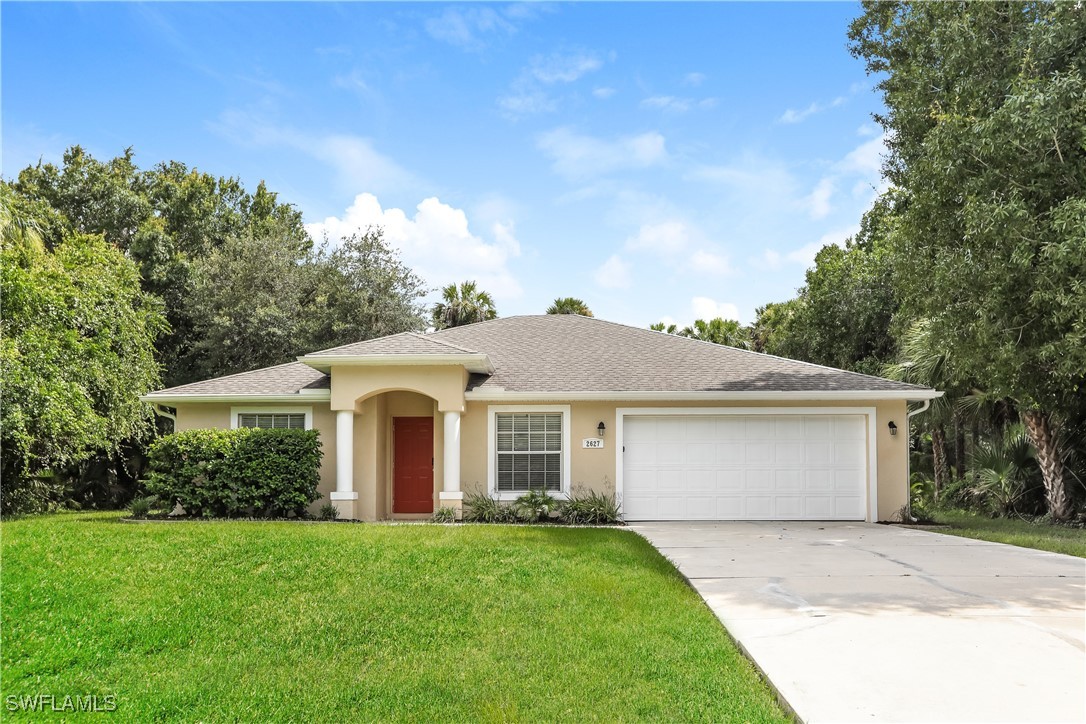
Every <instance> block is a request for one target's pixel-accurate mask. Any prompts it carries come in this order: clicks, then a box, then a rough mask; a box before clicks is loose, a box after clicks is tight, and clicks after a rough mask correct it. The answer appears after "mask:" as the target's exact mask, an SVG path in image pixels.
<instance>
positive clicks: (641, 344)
mask: <svg viewBox="0 0 1086 724" xmlns="http://www.w3.org/2000/svg"><path fill="white" fill-rule="evenodd" d="M427 336H428V337H430V338H432V339H440V340H442V341H446V342H452V343H454V344H457V345H462V346H466V347H471V348H472V349H478V350H480V351H482V352H485V353H486V354H487V355H488V356H489V357H490V360H491V362H492V363H493V364H494V368H495V373H494V374H493V375H491V376H489V377H481V376H476V377H475V378H474V389H479V390H486V389H493V388H504V389H505V390H507V391H515V392H558V391H562V392H616V391H635V390H636V391H645V392H701V391H704V392H709V391H712V392H756V391H767V392H768V391H772V392H807V391H810V392H823V391H884V392H885V391H908V390H917V391H920V390H926V389H927V388H922V387H918V386H916V385H909V384H905V383H902V382H894V381H892V380H887V379H883V378H881V377H872V376H870V375H862V374H858V373H855V372H846V371H844V370H838V369H833V368H829V367H821V366H818V365H813V364H808V363H806V362H797V361H796V360H790V359H784V358H782V357H774V356H772V355H766V354H760V353H757V352H748V351H746V350H740V349H735V348H733V347H724V346H722V345H718V344H712V343H710V342H702V341H699V340H695V339H689V338H687V337H679V336H677V335H673V334H665V333H663V332H654V331H652V330H650V329H641V328H638V327H629V326H626V325H623V324H617V323H615V322H606V321H603V320H600V319H593V318H590V317H582V316H579V315H573V314H557V315H549V314H548V315H538V316H525V317H506V318H504V319H496V320H494V321H491V322H480V323H478V324H469V325H466V326H463V327H454V328H452V329H445V330H441V331H439V332H433V333H431V334H430V335H427Z"/></svg>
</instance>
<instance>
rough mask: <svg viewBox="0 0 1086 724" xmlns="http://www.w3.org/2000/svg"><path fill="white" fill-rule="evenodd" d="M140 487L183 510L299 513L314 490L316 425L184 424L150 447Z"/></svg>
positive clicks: (317, 461)
mask: <svg viewBox="0 0 1086 724" xmlns="http://www.w3.org/2000/svg"><path fill="white" fill-rule="evenodd" d="M149 458H150V469H151V474H150V476H149V477H148V479H147V490H148V491H150V492H152V493H154V494H156V495H158V496H159V498H160V499H162V500H164V501H169V503H170V504H171V505H172V503H174V502H176V503H180V504H181V507H182V508H184V509H185V512H186V513H188V514H189V515H201V516H204V517H213V516H222V517H235V516H245V515H260V516H265V517H271V516H286V515H290V514H295V515H304V514H305V509H306V507H307V506H308V505H309V504H310V503H312V502H313V501H314V500H316V499H317V498H319V497H320V494H319V493H317V482H318V480H319V473H320V463H321V450H320V439H319V438H318V436H317V431H316V430H265V429H259V428H242V429H238V430H186V431H183V432H179V433H175V434H173V435H167V436H165V437H162V438H159V439H158V440H156V441H155V442H154V443H153V444H152V445H151V448H150V450H149Z"/></svg>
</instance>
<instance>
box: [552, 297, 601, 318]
mask: <svg viewBox="0 0 1086 724" xmlns="http://www.w3.org/2000/svg"><path fill="white" fill-rule="evenodd" d="M547 314H579V315H581V316H582V317H591V316H592V310H591V309H589V308H588V305H587V304H585V303H584V302H583V301H582V300H580V299H577V298H576V297H558V299H555V300H554V304H552V305H550V306H549V307H547Z"/></svg>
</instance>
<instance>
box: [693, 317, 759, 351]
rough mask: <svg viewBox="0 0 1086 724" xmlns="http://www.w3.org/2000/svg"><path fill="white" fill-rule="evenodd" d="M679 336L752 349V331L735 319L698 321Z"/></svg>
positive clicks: (719, 318) (718, 318)
mask: <svg viewBox="0 0 1086 724" xmlns="http://www.w3.org/2000/svg"><path fill="white" fill-rule="evenodd" d="M678 334H679V336H680V337H690V338H691V339H700V340H702V341H703V342H712V343H713V344H723V345H726V346H728V347H738V348H739V349H750V330H749V329H748V328H747V327H744V326H742V325H741V324H739V322H737V321H736V320H734V319H722V318H721V317H717V318H716V319H710V320H709V321H705V320H704V319H696V320H694V324H692V325H691V326H689V327H684V328H683V329H681V330H679V332H678Z"/></svg>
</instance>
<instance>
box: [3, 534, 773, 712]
mask: <svg viewBox="0 0 1086 724" xmlns="http://www.w3.org/2000/svg"><path fill="white" fill-rule="evenodd" d="M119 518H120V516H119V515H118V514H101V513H98V514H67V515H58V516H49V517H43V518H36V519H24V520H16V521H9V522H4V523H3V524H2V538H3V550H2V552H3V571H2V581H0V583H2V589H0V591H2V624H3V651H2V654H0V655H2V666H3V668H2V694H3V695H4V697H7V696H10V695H17V696H18V695H33V694H37V693H42V694H52V695H54V696H57V697H58V702H59V701H60V698H59V697H63V696H64V695H65V694H69V695H76V694H78V695H82V696H87V695H92V694H96V695H98V696H99V697H103V696H105V695H107V694H114V695H115V696H116V697H117V706H118V708H117V711H116V712H115V713H114V714H113V715H112V716H113V717H119V718H120V719H122V720H156V721H157V720H179V719H183V720H186V721H197V720H204V721H223V720H240V721H255V720H279V721H283V720H294V721H299V720H313V719H316V720H327V721H343V720H351V719H366V720H373V719H390V718H394V719H409V720H417V721H427V720H486V721H516V720H523V721H536V720H591V719H603V720H644V719H651V720H705V721H786V720H787V719H786V717H785V715H784V714H783V712H782V711H781V709H780V708H779V707H778V705H777V703H776V701H775V699H774V697H773V695H772V693H771V692H770V690H769V689H768V688H767V687H766V686H765V684H764V683H762V681H761V680H760V679H759V678H758V675H757V674H756V672H755V670H754V668H753V666H752V665H751V664H750V663H749V662H748V661H747V660H746V659H745V658H743V656H742V655H741V654H740V653H739V651H738V650H737V648H736V646H735V645H734V644H733V643H732V641H731V640H730V639H729V637H728V636H727V634H726V633H725V632H724V630H723V628H722V627H721V626H720V625H719V623H718V622H717V620H716V619H715V618H714V617H713V615H712V613H710V611H709V610H708V608H707V607H706V606H705V605H704V604H703V603H702V601H701V600H700V599H699V598H698V596H697V595H696V594H695V593H694V592H693V591H691V590H690V589H689V588H688V587H687V586H686V585H685V584H684V582H683V581H682V579H681V578H680V577H679V575H678V573H677V572H676V571H675V570H674V568H672V566H671V565H670V564H668V563H667V562H666V561H665V560H664V559H663V558H662V557H661V556H660V555H659V554H657V553H656V551H655V550H654V549H653V548H652V547H651V546H649V545H648V543H646V542H645V541H644V540H642V539H641V538H640V537H638V536H636V535H634V534H631V533H629V532H627V531H622V530H614V529H611V530H601V529H580V530H575V529H568V528H545V527H532V528H528V527H502V526H455V527H454V526H448V527H446V526H432V525H404V526H389V525H351V524H330V523H326V524H313V525H305V524H292V523H248V522H246V523H241V522H239V523H198V522H186V523H152V524H133V523H123V522H120V519H119ZM5 701H6V698H5ZM4 715H5V716H6V717H7V716H10V715H9V714H8V713H7V712H6V711H5V712H4ZM39 716H40V715H39Z"/></svg>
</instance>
